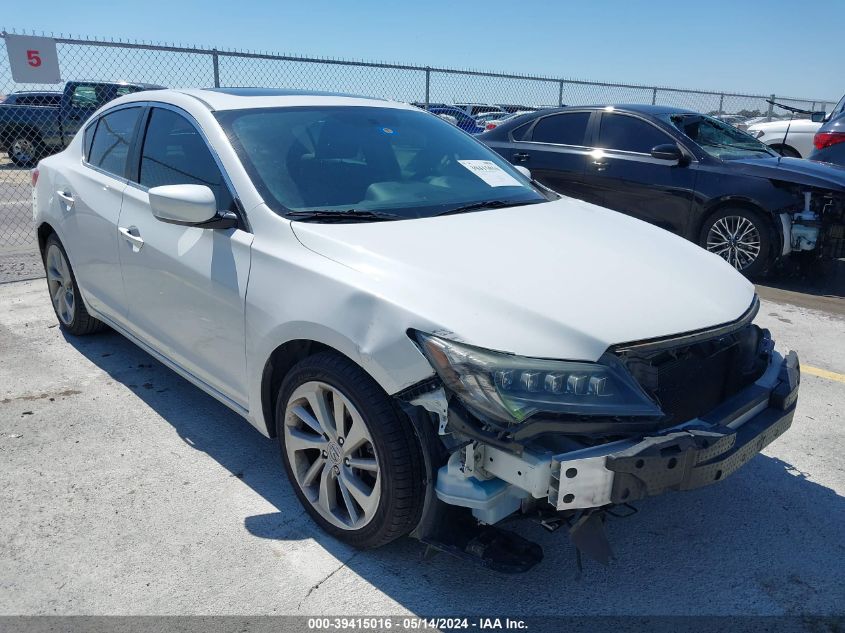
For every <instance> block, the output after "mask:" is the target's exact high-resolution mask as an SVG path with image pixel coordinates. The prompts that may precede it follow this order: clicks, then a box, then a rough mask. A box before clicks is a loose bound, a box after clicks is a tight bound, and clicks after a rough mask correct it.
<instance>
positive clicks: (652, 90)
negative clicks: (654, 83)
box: [651, 88, 657, 105]
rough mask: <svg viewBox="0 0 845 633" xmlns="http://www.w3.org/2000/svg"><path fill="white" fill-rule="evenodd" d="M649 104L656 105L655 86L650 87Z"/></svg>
mask: <svg viewBox="0 0 845 633" xmlns="http://www.w3.org/2000/svg"><path fill="white" fill-rule="evenodd" d="M651 105H657V88H652V89H651Z"/></svg>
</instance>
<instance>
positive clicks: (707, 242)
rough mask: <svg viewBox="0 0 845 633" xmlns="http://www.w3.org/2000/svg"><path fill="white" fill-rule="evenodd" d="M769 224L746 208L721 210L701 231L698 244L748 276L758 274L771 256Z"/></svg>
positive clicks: (764, 267) (767, 263) (766, 265)
mask: <svg viewBox="0 0 845 633" xmlns="http://www.w3.org/2000/svg"><path fill="white" fill-rule="evenodd" d="M772 241H773V240H772V232H771V228H770V223H769V222H767V221H766V220H764V219H763V217H762V216H761V215H760V214H759V213H757V212H755V211H751V210H750V209H743V208H733V209H723V210H721V211H718V212H717V213H715V214H714V215H712V216H711V217H710V218H709V219H708V220H707V222H705V223H704V227H703V228H702V230H701V237H700V242H699V243H700V245H701V246H702V247H703V248H706V249H707V250H708V251H710V252H711V253H715V254H716V255H719V256H720V257H721V258H722V259H724V260H726V261H727V262H728V263H729V264H731V265H732V266H733V267H734V268H736V269H737V270H738V271H739V272H741V273H742V274H744V275H747V276H749V277H754V276H758V275H762V274H763V273H764V272H765V271H766V269H767V268H768V266H769V264H770V263H771V262H770V259H771V256H772Z"/></svg>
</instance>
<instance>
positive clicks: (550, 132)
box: [531, 112, 590, 145]
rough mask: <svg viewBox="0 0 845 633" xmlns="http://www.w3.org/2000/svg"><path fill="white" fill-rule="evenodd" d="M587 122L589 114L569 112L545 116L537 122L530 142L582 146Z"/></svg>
mask: <svg viewBox="0 0 845 633" xmlns="http://www.w3.org/2000/svg"><path fill="white" fill-rule="evenodd" d="M589 121H590V113H589V112H570V113H568V114H554V115H552V116H547V117H544V118H542V119H540V120H539V121H537V125H535V126H534V132H533V133H532V136H531V140H533V141H537V142H538V143H557V144H560V145H583V144H584V136H585V135H586V134H587V123H589Z"/></svg>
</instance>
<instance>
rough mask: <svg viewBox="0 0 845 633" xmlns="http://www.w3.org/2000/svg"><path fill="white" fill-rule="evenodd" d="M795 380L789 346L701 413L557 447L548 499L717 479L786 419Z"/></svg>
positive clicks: (571, 501) (595, 500)
mask: <svg viewBox="0 0 845 633" xmlns="http://www.w3.org/2000/svg"><path fill="white" fill-rule="evenodd" d="M778 358H779V357H778ZM773 373H776V377H775V380H774V381H773V384H771V386H768V385H766V384H765V383H766V382H768V381H769V380H770V379H771V374H773ZM799 380H800V368H799V364H798V356H797V355H796V354H795V352H790V353H789V355H788V356H787V357H786V359H783V360H782V361H781V362H779V363H778V364H775V363H774V362H773V364H772V366H770V368H769V371H767V372H766V374H764V375H763V377H762V378H761V379H760V381H758V383H757V384H756V385H754V386H752V387H751V388H749V389H747V390H746V391H745V392H743V393H742V394H739V395H738V396H737V398H735V399H734V400H732V401H731V402H730V403H725V405H723V407H720V409H719V410H717V411H714V412H713V414H711V416H705V419H702V420H695V421H693V422H691V423H687V424H685V425H683V426H682V427H680V428H675V429H668V430H667V431H666V432H664V433H661V434H659V435H655V436H652V437H645V438H643V439H642V440H641V441H639V442H636V443H629V445H627V446H620V445H618V444H617V445H616V446H613V445H606V446H605V447H600V448H605V449H610V450H606V451H600V452H601V454H593V455H589V456H585V457H583V458H580V459H571V458H572V457H573V455H572V454H563V455H557V456H555V457H554V458H553V460H552V485H551V486H550V489H549V502H550V503H552V504H553V505H554V506H555V507H556V508H557V509H558V510H569V509H578V508H589V507H597V506H602V505H607V504H614V503H624V502H627V501H633V500H636V499H641V498H643V497H647V496H652V495H657V494H661V493H663V492H668V491H670V490H691V489H693V488H700V487H702V486H706V485H708V484H712V483H715V482H717V481H720V480H721V479H724V478H725V477H727V476H728V475H730V474H731V473H733V472H735V471H736V470H738V469H739V468H740V467H741V466H743V465H744V464H746V463H747V462H748V461H749V460H750V459H751V458H752V457H754V455H756V454H757V453H759V452H760V451H761V450H762V449H763V448H765V447H766V446H767V445H768V444H769V443H770V442H772V441H773V440H774V439H775V438H776V437H778V436H780V435H781V434H782V433H783V432H784V431H786V430H787V429H788V428H789V427H790V425H791V424H792V418H793V416H794V414H795V403H796V400H797V396H798V383H799ZM761 383H763V384H761ZM767 387H768V388H767ZM728 405H729V406H728ZM726 409H727V410H728V411H726ZM713 417H715V418H716V419H712V418H713Z"/></svg>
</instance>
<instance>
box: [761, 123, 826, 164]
mask: <svg viewBox="0 0 845 633" xmlns="http://www.w3.org/2000/svg"><path fill="white" fill-rule="evenodd" d="M821 125H822V124H821V123H816V122H814V121H811V120H810V119H795V120H793V121H789V120H788V119H780V120H778V121H768V122H764V123H754V124H753V125H749V126H748V129H747V130H746V132H747V133H748V134H750V135H751V136H753V137H754V138H756V139H758V140H759V141H760V142H761V143H765V144H766V145H768V146H769V147H771V148H772V149H773V150H775V151H776V152H778V153H779V154H782V155H783V156H791V157H793V158H807V157H808V156H809V155H810V154H811V153H812V152H813V137H814V136H815V134H816V132H817V131H818V129H819V128H820V127H821Z"/></svg>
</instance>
